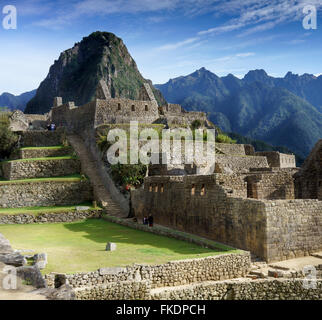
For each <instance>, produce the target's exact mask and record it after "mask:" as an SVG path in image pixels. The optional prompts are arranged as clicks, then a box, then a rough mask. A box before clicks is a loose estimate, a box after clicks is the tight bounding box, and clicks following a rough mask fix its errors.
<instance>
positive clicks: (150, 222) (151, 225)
mask: <svg viewBox="0 0 322 320" xmlns="http://www.w3.org/2000/svg"><path fill="white" fill-rule="evenodd" d="M148 221H149V227H153V216H152V214H150V215H149V219H148Z"/></svg>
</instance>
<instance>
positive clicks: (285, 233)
mask: <svg viewBox="0 0 322 320" xmlns="http://www.w3.org/2000/svg"><path fill="white" fill-rule="evenodd" d="M321 146H322V144H321V141H320V142H319V143H317V145H316V147H315V148H314V150H313V151H312V153H311V155H310V156H309V157H308V159H307V160H306V162H305V164H304V166H303V167H302V168H301V169H298V168H295V166H294V155H284V154H280V153H276V152H265V153H255V152H254V150H253V148H252V147H251V146H244V145H225V144H216V167H215V173H214V174H211V175H200V174H199V175H198V174H196V173H197V171H196V170H191V167H187V166H186V167H185V170H182V169H180V170H175V169H173V168H172V170H169V167H168V166H167V165H151V166H150V170H149V177H147V178H145V181H144V188H142V189H138V190H134V191H132V203H133V207H134V211H135V214H136V216H137V217H138V218H139V219H140V218H142V217H143V216H147V215H149V214H153V216H154V219H155V221H156V223H158V224H160V225H164V226H167V227H171V228H175V229H178V230H182V231H186V232H190V233H194V234H197V235H200V236H203V237H206V238H209V239H212V240H215V241H220V242H223V243H226V244H229V245H232V246H234V247H237V248H241V249H245V250H249V251H251V252H252V253H254V254H256V255H257V256H259V257H261V258H263V259H265V260H266V261H268V262H272V261H278V260H286V259H290V258H294V257H300V256H304V255H309V254H310V253H313V252H317V251H319V250H321V249H322V202H321V201H319V200H321V198H319V196H320V194H321V191H320V189H319V180H320V177H321V168H322V166H321V150H322V148H321ZM305 183H306V184H310V185H311V189H310V188H308V189H307V190H311V191H306V192H307V193H306V194H305V196H304V197H303V193H302V197H299V194H300V187H299V186H301V185H302V184H304V185H305ZM320 184H321V183H320ZM302 198H304V199H307V200H301V199H302Z"/></svg>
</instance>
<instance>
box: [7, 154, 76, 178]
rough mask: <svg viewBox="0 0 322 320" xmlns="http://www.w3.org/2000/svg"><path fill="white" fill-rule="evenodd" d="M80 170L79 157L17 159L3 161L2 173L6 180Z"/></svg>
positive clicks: (71, 173)
mask: <svg viewBox="0 0 322 320" xmlns="http://www.w3.org/2000/svg"><path fill="white" fill-rule="evenodd" d="M80 171H81V165H80V161H79V160H78V159H45V160H25V161H20V160H17V161H9V162H3V163H2V174H3V177H4V178H5V179H6V180H18V179H30V178H47V177H63V176H68V175H73V174H77V173H79V172H80Z"/></svg>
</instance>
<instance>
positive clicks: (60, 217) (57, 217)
mask: <svg viewBox="0 0 322 320" xmlns="http://www.w3.org/2000/svg"><path fill="white" fill-rule="evenodd" d="M100 216H101V211H100V210H81V211H70V212H64V213H59V212H56V213H50V211H49V212H48V213H41V214H38V215H32V214H28V213H27V212H26V213H24V214H15V215H13V214H11V215H5V214H0V224H33V223H57V222H73V221H78V220H84V219H89V218H100Z"/></svg>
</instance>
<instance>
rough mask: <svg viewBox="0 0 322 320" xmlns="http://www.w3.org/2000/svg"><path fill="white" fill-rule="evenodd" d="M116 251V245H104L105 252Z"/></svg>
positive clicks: (109, 243) (111, 243)
mask: <svg viewBox="0 0 322 320" xmlns="http://www.w3.org/2000/svg"><path fill="white" fill-rule="evenodd" d="M115 250H116V243H114V242H108V243H107V245H106V251H115Z"/></svg>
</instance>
